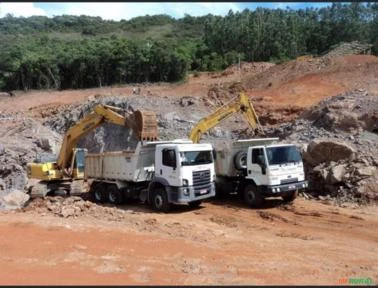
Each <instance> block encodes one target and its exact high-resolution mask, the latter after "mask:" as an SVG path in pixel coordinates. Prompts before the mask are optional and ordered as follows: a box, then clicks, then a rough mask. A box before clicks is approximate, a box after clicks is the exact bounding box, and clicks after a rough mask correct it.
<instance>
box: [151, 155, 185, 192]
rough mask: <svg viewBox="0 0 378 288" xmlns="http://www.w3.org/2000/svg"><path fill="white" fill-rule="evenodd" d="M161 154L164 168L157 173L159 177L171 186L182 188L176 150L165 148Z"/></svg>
mask: <svg viewBox="0 0 378 288" xmlns="http://www.w3.org/2000/svg"><path fill="white" fill-rule="evenodd" d="M161 153H162V166H161V167H160V169H159V171H157V172H158V175H159V177H163V178H165V179H166V180H168V183H169V185H171V186H180V181H179V172H178V171H179V169H178V165H177V153H176V151H175V149H173V148H164V149H163V150H162V152H161ZM155 173H156V172H155Z"/></svg>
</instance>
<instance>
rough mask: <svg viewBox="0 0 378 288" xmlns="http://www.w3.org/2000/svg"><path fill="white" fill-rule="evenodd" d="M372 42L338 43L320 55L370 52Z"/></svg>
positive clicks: (335, 55)
mask: <svg viewBox="0 0 378 288" xmlns="http://www.w3.org/2000/svg"><path fill="white" fill-rule="evenodd" d="M372 47H373V45H372V44H368V43H360V42H359V41H353V42H347V43H340V44H337V45H335V46H332V47H331V49H330V50H329V51H328V52H327V54H325V55H324V56H322V57H337V56H342V55H347V54H370V49H371V48H372Z"/></svg>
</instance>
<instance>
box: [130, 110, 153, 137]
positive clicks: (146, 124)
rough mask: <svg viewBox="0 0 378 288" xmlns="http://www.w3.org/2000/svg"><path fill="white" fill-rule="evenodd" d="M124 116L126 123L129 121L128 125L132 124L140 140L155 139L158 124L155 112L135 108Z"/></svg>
mask: <svg viewBox="0 0 378 288" xmlns="http://www.w3.org/2000/svg"><path fill="white" fill-rule="evenodd" d="M126 118H127V120H126V123H129V125H130V126H132V128H133V130H134V131H135V132H136V133H137V136H138V138H139V139H140V140H147V141H156V140H157V138H158V126H157V120H156V114H155V113H154V112H152V111H140V110H137V111H135V112H134V113H132V114H131V115H129V116H127V117H126Z"/></svg>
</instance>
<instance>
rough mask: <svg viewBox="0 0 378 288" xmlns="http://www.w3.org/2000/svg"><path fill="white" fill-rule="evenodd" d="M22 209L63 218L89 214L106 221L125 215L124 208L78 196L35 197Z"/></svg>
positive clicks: (118, 219)
mask: <svg viewBox="0 0 378 288" xmlns="http://www.w3.org/2000/svg"><path fill="white" fill-rule="evenodd" d="M23 210H24V211H30V210H35V211H37V213H40V214H47V213H49V214H53V215H55V216H59V217H64V218H68V217H73V218H75V217H78V216H82V215H89V216H93V217H94V218H97V219H106V220H108V221H121V220H122V219H123V218H124V215H125V211H124V210H120V209H114V208H112V207H103V206H100V205H97V204H95V203H93V202H91V201H88V200H84V199H83V198H81V197H78V196H71V197H66V198H63V197H60V196H54V197H50V196H47V197H44V198H36V199H33V201H31V202H30V203H29V204H28V205H27V206H26V207H25V208H23Z"/></svg>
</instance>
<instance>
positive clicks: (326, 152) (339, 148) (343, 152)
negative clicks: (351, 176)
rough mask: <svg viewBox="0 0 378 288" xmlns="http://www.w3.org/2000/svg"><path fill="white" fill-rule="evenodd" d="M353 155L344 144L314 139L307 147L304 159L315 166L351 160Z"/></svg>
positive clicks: (354, 153)
mask: <svg viewBox="0 0 378 288" xmlns="http://www.w3.org/2000/svg"><path fill="white" fill-rule="evenodd" d="M355 155H356V151H355V150H354V149H353V148H352V147H350V146H349V145H348V144H346V143H345V142H341V141H336V140H322V139H316V140H313V141H311V142H310V144H309V145H308V146H307V152H306V153H305V155H304V157H305V160H307V162H309V163H310V164H311V165H313V166H316V165H318V164H320V163H322V162H331V161H335V162H338V161H340V160H353V159H354V158H355Z"/></svg>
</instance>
